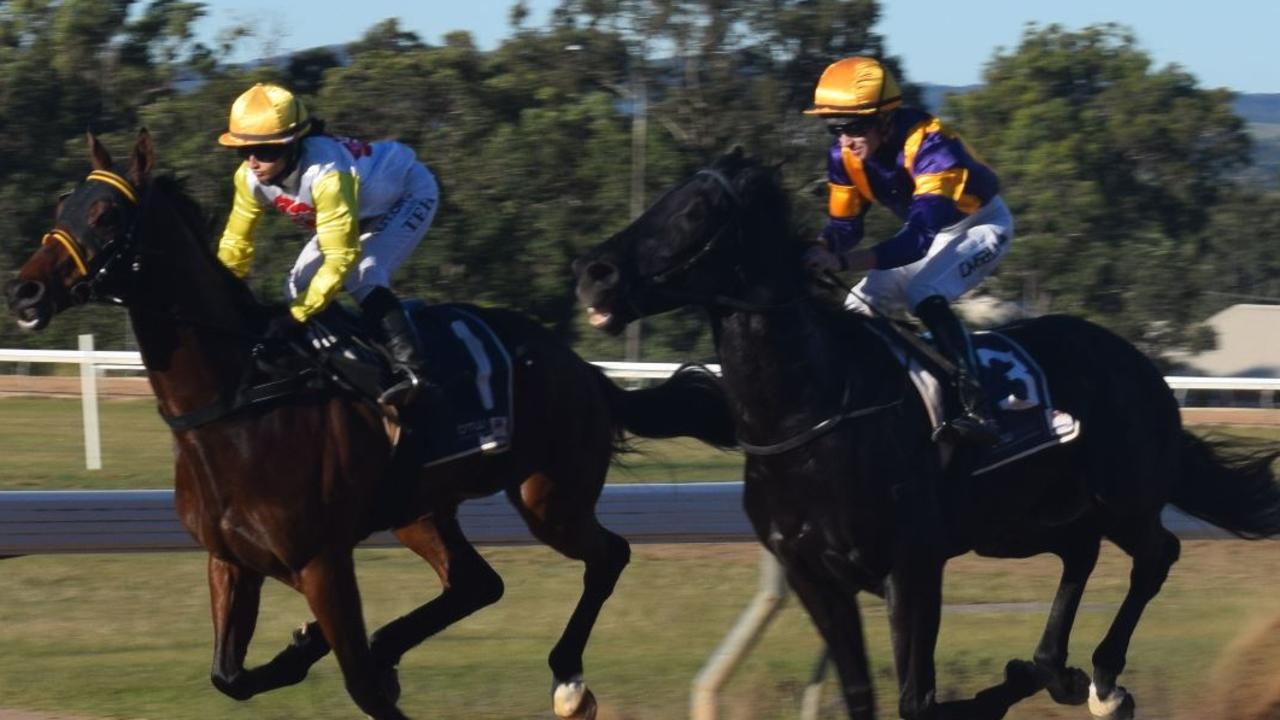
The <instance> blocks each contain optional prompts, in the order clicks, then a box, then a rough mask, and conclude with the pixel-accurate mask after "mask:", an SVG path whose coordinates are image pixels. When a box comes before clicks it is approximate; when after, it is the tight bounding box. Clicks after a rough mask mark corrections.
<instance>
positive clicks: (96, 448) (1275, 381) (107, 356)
mask: <svg viewBox="0 0 1280 720" xmlns="http://www.w3.org/2000/svg"><path fill="white" fill-rule="evenodd" d="M0 363H18V364H24V365H25V364H40V363H43V364H48V363H52V364H63V365H66V364H70V365H79V366H80V397H81V403H82V411H83V416H84V452H85V468H87V469H89V470H100V469H102V451H101V447H102V445H101V440H100V436H99V431H98V387H97V378H98V376H99V375H100V374H102V373H103V372H106V371H109V370H117V371H119V370H127V371H141V370H143V366H142V356H141V354H140V353H138V352H134V351H121V350H95V349H94V347H93V336H92V335H81V336H80V349H79V350H3V349H0ZM595 365H596V366H598V367H599V368H601V369H602V370H604V372H605V374H606V375H608V376H610V377H613V378H619V379H628V380H649V379H662V378H665V377H668V376H670V375H671V373H673V372H675V370H676V368H678V367H680V365H679V363H646V362H597V363H595ZM708 367H709V368H710V369H711V370H712V371H714V372H717V373H718V372H720V366H719V365H708ZM1165 381H1166V382H1167V383H1169V387H1170V388H1172V389H1173V391H1174V394H1175V395H1176V396H1177V398H1178V402H1179V403H1183V404H1185V403H1186V399H1187V393H1188V392H1189V391H1191V390H1209V391H1217V392H1231V391H1236V390H1243V391H1252V392H1257V393H1258V405H1259V406H1260V407H1270V408H1274V407H1276V397H1277V392H1278V391H1280V378H1239V377H1189V376H1170V377H1166V378H1165Z"/></svg>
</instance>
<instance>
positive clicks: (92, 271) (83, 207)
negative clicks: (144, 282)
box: [41, 170, 142, 304]
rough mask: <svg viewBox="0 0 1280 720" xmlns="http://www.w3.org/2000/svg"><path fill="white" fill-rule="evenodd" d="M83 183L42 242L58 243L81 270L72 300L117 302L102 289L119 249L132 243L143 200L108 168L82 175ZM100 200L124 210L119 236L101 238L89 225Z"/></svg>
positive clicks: (118, 300) (120, 259) (117, 299)
mask: <svg viewBox="0 0 1280 720" xmlns="http://www.w3.org/2000/svg"><path fill="white" fill-rule="evenodd" d="M85 183H86V185H82V186H81V187H80V188H77V189H76V190H75V191H74V192H72V193H71V195H70V196H69V197H68V198H67V200H66V203H67V205H66V206H64V207H63V208H62V212H60V213H59V215H58V222H57V223H55V225H54V227H53V229H52V230H50V231H48V232H46V233H45V234H44V237H42V238H41V244H42V245H48V244H49V243H54V242H56V243H59V244H61V245H62V247H63V248H64V249H66V251H67V254H68V255H70V256H71V260H72V262H74V263H75V266H76V269H77V270H79V271H80V274H81V275H82V277H81V279H80V280H79V281H78V282H77V283H76V284H75V285H73V286H72V289H71V297H72V299H73V300H74V301H75V302H77V303H79V304H83V303H85V302H88V301H89V300H104V301H107V302H112V303H116V304H119V303H120V302H121V299H120V298H119V297H117V296H115V295H112V294H110V293H107V292H104V290H103V288H104V286H105V282H106V278H107V277H108V276H109V275H110V271H111V270H112V268H113V267H114V266H116V265H118V264H119V263H120V262H121V261H122V258H123V256H122V255H121V254H120V252H119V251H120V249H121V248H122V247H126V248H127V247H130V246H132V244H133V243H132V240H133V234H134V230H135V229H136V227H137V223H138V218H139V216H140V215H141V213H140V212H139V211H140V210H141V207H142V202H141V200H140V198H139V197H138V191H137V189H135V188H134V187H133V184H132V183H130V182H129V181H128V180H126V179H125V178H124V176H122V175H118V174H116V173H114V172H111V171H109V170H94V171H93V172H91V173H89V176H88V177H87V178H85ZM99 200H113V201H115V202H116V205H117V206H118V207H120V208H121V209H122V210H123V211H124V215H125V222H124V224H125V227H127V230H126V231H125V232H124V233H123V234H122V235H120V236H119V237H117V238H106V239H104V238H103V237H101V236H100V235H99V234H98V232H97V231H96V230H94V229H93V228H92V227H90V225H89V222H88V219H87V217H86V216H87V214H88V210H89V208H90V207H91V206H92V205H93V203H94V202H97V201H99ZM67 218H70V219H67Z"/></svg>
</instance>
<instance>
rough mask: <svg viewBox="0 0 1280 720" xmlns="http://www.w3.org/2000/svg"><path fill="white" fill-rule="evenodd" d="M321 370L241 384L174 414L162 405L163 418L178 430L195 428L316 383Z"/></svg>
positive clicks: (300, 390) (170, 426)
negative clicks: (203, 402) (264, 381)
mask: <svg viewBox="0 0 1280 720" xmlns="http://www.w3.org/2000/svg"><path fill="white" fill-rule="evenodd" d="M316 375H317V373H316V371H315V370H314V369H307V370H304V371H302V372H301V373H299V374H297V375H292V376H290V377H287V378H282V379H280V380H273V381H271V382H268V383H263V384H261V385H252V386H249V387H241V388H239V389H237V391H236V392H235V393H233V394H232V395H230V396H226V395H223V396H222V397H220V398H218V399H217V400H215V401H213V402H212V403H210V404H209V405H206V406H204V407H202V408H200V409H199V410H192V411H191V412H188V413H182V414H181V415H170V414H168V413H166V412H165V411H164V408H159V411H160V418H161V419H163V420H164V422H165V424H166V425H168V426H169V428H170V429H171V430H173V431H174V432H182V431H183V430H191V429H193V428H197V427H200V426H201V425H207V424H209V423H211V422H214V421H215V420H221V419H222V418H224V417H227V416H228V415H231V414H233V413H236V412H239V411H240V410H243V409H244V408H247V407H249V406H251V405H258V404H261V403H264V402H268V401H271V400H277V399H279V398H283V397H288V396H289V395H295V394H297V393H299V392H302V391H303V390H306V389H308V388H311V387H315V386H314V385H313V384H312V380H313V379H314V378H315V377H316Z"/></svg>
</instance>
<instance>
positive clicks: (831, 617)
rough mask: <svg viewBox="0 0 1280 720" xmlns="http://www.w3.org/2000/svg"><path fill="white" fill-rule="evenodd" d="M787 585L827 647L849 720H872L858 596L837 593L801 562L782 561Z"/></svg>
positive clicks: (871, 695)
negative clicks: (838, 679) (784, 563)
mask: <svg viewBox="0 0 1280 720" xmlns="http://www.w3.org/2000/svg"><path fill="white" fill-rule="evenodd" d="M786 572H787V584H788V585H790V586H791V589H792V591H794V592H795V594H796V597H798V598H799V599H800V603H801V604H802V605H804V607H805V610H807V611H808V613H809V617H810V618H811V619H812V620H813V624H814V626H815V627H817V628H818V632H819V633H820V634H821V635H822V639H823V641H824V642H826V644H827V650H828V652H830V653H831V659H832V661H833V662H834V663H835V666H836V672H837V673H838V674H839V676H840V690H841V693H842V694H843V696H844V704H845V708H846V709H847V710H848V712H849V718H850V720H875V717H876V706H875V693H874V691H873V689H872V684H871V670H870V665H869V663H868V662H867V650H866V641H865V640H864V638H863V635H862V613H861V611H860V610H859V608H858V596H857V595H856V594H855V593H852V592H841V591H840V590H839V589H838V588H839V587H840V584H839V583H836V582H832V580H831V578H829V577H825V576H823V575H822V574H819V573H815V572H810V571H809V569H808V568H807V566H806V565H805V564H804V561H803V559H800V558H790V559H788V560H787V561H786Z"/></svg>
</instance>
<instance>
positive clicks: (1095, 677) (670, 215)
mask: <svg viewBox="0 0 1280 720" xmlns="http://www.w3.org/2000/svg"><path fill="white" fill-rule="evenodd" d="M789 223H790V217H789V207H788V199H787V196H786V194H785V192H784V190H783V189H782V187H781V184H780V181H779V178H778V173H777V171H776V170H775V169H772V168H768V167H766V166H764V165H762V164H761V163H760V162H759V161H757V160H753V159H751V158H748V157H744V155H743V153H742V152H741V150H740V149H739V150H735V151H734V152H731V153H729V154H727V155H724V156H722V157H721V158H719V159H718V160H717V161H716V162H715V163H713V164H712V165H711V166H710V167H708V168H706V169H704V170H701V171H699V172H697V173H696V174H694V175H693V176H692V177H691V178H689V179H687V180H686V181H685V182H683V183H681V184H679V185H677V186H675V187H674V188H673V189H671V190H669V191H668V192H667V194H666V195H664V196H662V197H661V198H660V199H659V200H657V201H656V202H655V204H654V205H653V206H652V207H650V208H649V209H648V210H647V211H646V212H645V213H644V214H643V215H641V216H640V217H639V218H637V219H636V220H635V221H634V222H633V223H632V224H631V225H630V226H629V227H627V228H626V229H624V230H622V231H621V232H619V233H617V234H616V235H614V236H612V237H610V238H609V239H607V240H606V241H604V242H602V243H601V244H599V245H598V246H597V247H595V248H593V249H592V250H590V251H589V252H588V253H586V254H585V255H584V256H583V257H582V258H580V259H579V260H578V261H576V262H575V273H576V274H577V276H578V286H577V288H578V290H577V292H578V296H579V299H580V301H581V302H582V303H583V304H584V305H586V306H587V308H588V312H589V314H590V319H591V321H592V324H593V325H595V326H597V327H598V328H600V329H603V330H605V331H609V332H618V331H620V330H621V329H622V328H623V327H624V326H625V325H626V324H627V323H628V322H630V321H632V320H635V319H637V318H641V317H645V316H649V315H654V314H657V313H661V312H665V311H667V310H671V309H674V308H678V307H682V306H687V305H693V306H701V307H703V308H705V309H706V310H707V312H708V314H709V317H710V321H711V327H712V330H713V332H714V337H715V342H716V347H717V349H718V352H719V355H720V361H721V366H722V368H723V384H724V386H725V388H726V392H727V393H728V394H729V397H730V401H731V405H732V407H733V412H734V416H735V418H736V422H737V428H738V435H739V442H740V446H741V447H742V449H743V450H744V451H745V452H746V453H747V455H748V457H747V462H746V466H745V470H744V472H745V499H744V503H745V506H746V511H747V513H748V515H749V516H750V519H751V522H752V524H753V527H754V529H755V532H756V534H757V535H758V536H759V539H760V541H761V542H762V543H764V545H765V546H766V547H767V548H768V549H769V550H770V551H771V552H772V553H773V554H774V555H776V557H777V558H778V560H779V562H780V563H781V564H782V565H783V567H784V568H785V573H786V577H787V579H788V582H789V583H790V585H791V587H792V588H793V589H794V590H795V592H796V594H797V595H798V596H799V598H800V599H801V601H802V602H803V604H804V606H805V608H806V609H807V610H808V612H809V614H810V616H811V617H812V619H813V622H814V623H815V625H816V626H817V628H818V630H819V631H820V632H821V634H822V636H823V638H824V639H825V640H826V643H827V646H828V648H829V652H830V653H831V656H832V658H833V660H834V662H835V664H836V667H837V670H838V673H839V677H840V680H841V684H842V689H843V695H844V700H845V704H846V706H847V709H848V713H849V717H851V718H854V719H855V720H872V719H873V718H874V717H875V707H874V703H873V694H872V688H871V677H870V674H869V671H868V663H867V657H866V653H865V649H864V645H863V636H862V627H861V624H860V623H861V620H860V618H859V612H858V605H857V594H858V593H859V592H860V591H864V590H865V591H871V592H874V593H876V594H883V595H884V597H885V599H886V601H887V604H888V610H889V619H890V625H891V634H892V644H893V654H894V661H895V665H896V669H897V675H898V684H899V691H900V694H899V703H898V710H899V713H900V716H901V717H903V718H906V719H907V720H925V719H927V720H939V719H942V718H967V719H977V720H986V719H989V718H990V719H994V718H1001V717H1004V715H1005V714H1006V712H1007V711H1008V708H1009V707H1010V706H1011V705H1012V704H1013V703H1015V702H1017V701H1018V700H1020V699H1022V698H1023V697H1027V696H1029V695H1031V694H1033V693H1035V692H1037V691H1038V690H1040V689H1043V688H1047V689H1048V690H1049V692H1050V693H1051V694H1052V696H1053V698H1054V699H1055V700H1056V701H1058V702H1061V703H1069V704H1082V703H1084V702H1085V701H1086V700H1088V701H1089V704H1090V709H1091V711H1092V712H1093V714H1094V715H1095V716H1097V717H1100V718H1108V719H1109V720H1116V719H1119V718H1130V717H1132V715H1133V708H1134V701H1133V697H1132V696H1131V695H1129V694H1128V693H1127V692H1126V691H1125V689H1124V688H1122V687H1120V686H1119V685H1118V684H1117V677H1118V676H1119V674H1120V672H1121V671H1122V670H1123V669H1124V666H1125V658H1126V654H1127V651H1128V646H1129V640H1130V637H1131V636H1132V634H1133V632H1134V629H1135V627H1136V625H1137V623H1138V620H1139V616H1140V615H1141V613H1142V611H1143V608H1144V607H1145V606H1146V604H1147V603H1148V602H1149V601H1150V600H1151V599H1152V598H1153V597H1154V596H1155V595H1156V594H1157V593H1158V592H1159V590H1160V587H1161V585H1162V583H1163V582H1164V580H1165V578H1166V576H1167V573H1168V571H1169V568H1170V566H1171V565H1172V564H1173V563H1174V562H1175V561H1176V559H1177V558H1178V554H1179V543H1178V539H1177V538H1176V537H1175V536H1174V535H1173V534H1171V533H1170V532H1169V531H1168V530H1166V529H1165V528H1164V527H1163V526H1162V525H1161V517H1160V513H1161V509H1162V508H1163V507H1164V505H1165V504H1166V503H1169V502H1172V503H1173V504H1174V505H1176V506H1178V507H1180V508H1182V509H1183V510H1185V511H1187V512H1189V513H1190V514H1192V515H1195V516H1198V517H1200V518H1203V519H1206V520H1208V521H1210V522H1212V523H1213V524H1216V525H1218V526H1220V527H1222V528H1225V529H1227V530H1229V531H1231V532H1233V533H1236V534H1237V535H1240V536H1242V537H1249V538H1258V537H1268V536H1275V535H1277V534H1280V487H1278V486H1277V484H1276V480H1275V477H1274V473H1273V471H1272V469H1271V463H1272V462H1273V461H1274V459H1275V458H1276V457H1277V456H1278V455H1280V453H1276V452H1260V451H1258V450H1256V449H1255V450H1252V451H1249V452H1243V449H1242V448H1233V449H1232V452H1225V450H1226V449H1225V448H1221V447H1218V446H1217V445H1216V444H1211V443H1208V442H1206V441H1202V440H1200V439H1197V438H1196V437H1194V436H1193V435H1191V434H1190V433H1188V432H1186V431H1185V430H1184V429H1183V428H1182V425H1181V418H1180V415H1179V409H1178V405H1177V402H1176V401H1175V399H1174V397H1173V395H1172V393H1171V392H1170V390H1169V388H1168V387H1167V385H1166V383H1165V382H1164V380H1163V379H1162V377H1161V374H1160V373H1159V372H1158V371H1157V369H1156V367H1155V366H1154V365H1153V364H1152V363H1151V362H1150V361H1149V360H1148V359H1147V358H1146V357H1145V356H1143V355H1142V354H1141V353H1140V352H1138V351H1137V350H1136V349H1135V348H1134V347H1133V346H1132V345H1130V344H1129V343H1128V342H1126V341H1124V340H1122V339H1121V338H1119V337H1117V336H1116V335H1113V334H1112V333H1110V332H1108V331H1106V330H1104V329H1103V328H1101V327H1099V326H1097V325H1094V324H1091V323H1089V322H1086V321H1084V320H1080V319H1075V318H1072V317H1067V316H1049V317H1043V318H1039V319H1035V320H1030V321H1027V322H1023V323H1019V324H1016V325H1012V326H1009V327H1006V328H1004V332H1005V333H1006V334H1007V335H1008V336H1010V337H1012V338H1014V339H1015V340H1016V341H1017V342H1019V343H1021V344H1022V345H1023V346H1024V347H1025V348H1026V349H1027V350H1029V351H1030V353H1031V354H1032V355H1033V356H1034V358H1036V359H1037V360H1038V362H1039V364H1040V365H1041V367H1042V369H1043V370H1044V373H1045V374H1046V375H1047V379H1048V384H1049V386H1051V388H1052V396H1053V399H1054V400H1055V401H1057V402H1056V403H1055V405H1056V406H1057V407H1059V408H1060V409H1061V410H1064V411H1066V412H1068V413H1070V414H1071V415H1072V416H1074V417H1075V418H1076V419H1078V420H1079V421H1080V424H1081V428H1082V434H1081V435H1080V436H1079V437H1078V438H1076V439H1075V441H1074V442H1071V443H1069V444H1064V445H1058V446H1056V447H1052V448H1049V449H1046V450H1042V451H1041V452H1039V453H1038V454H1035V455H1031V456H1030V457H1027V458H1024V459H1022V460H1019V461H1017V462H1014V463H1011V464H1008V465H1005V466H1003V467H1000V468H997V469H996V470H993V471H991V472H987V473H982V474H977V475H975V474H973V473H971V472H969V471H970V470H973V469H975V467H974V464H973V463H974V461H975V460H974V458H975V457H976V456H975V453H976V452H978V451H977V450H976V449H971V448H966V447H963V446H959V447H954V448H952V449H953V450H954V453H952V454H950V457H949V458H948V457H946V453H944V452H943V449H942V448H940V447H939V446H938V445H936V444H935V443H934V442H932V441H931V439H930V432H929V431H930V421H929V419H928V416H927V414H926V408H925V406H924V404H923V401H922V400H921V399H920V397H919V395H918V394H917V393H916V392H914V390H912V389H911V388H912V386H911V384H910V383H909V381H908V377H907V374H906V371H905V370H904V369H903V367H902V365H901V364H900V363H899V361H898V359H896V357H895V355H894V354H893V352H891V350H890V347H889V346H888V344H887V343H886V342H885V340H884V339H883V338H886V337H890V336H891V335H890V334H888V333H885V332H883V323H880V324H877V323H879V321H878V320H872V319H868V318H866V317H864V316H861V315H858V314H854V313H850V312H847V311H844V310H843V309H841V308H839V307H834V306H833V304H832V303H831V302H830V301H827V300H825V299H822V298H821V296H820V294H818V293H814V292H813V287H814V283H813V280H812V279H811V278H810V276H809V274H808V273H806V271H805V270H804V268H803V264H802V262H801V253H802V252H803V250H804V248H805V245H804V244H803V243H802V242H800V241H799V240H798V239H797V238H796V236H795V234H794V233H793V232H792V231H791V229H790V225H789ZM1235 450H1240V451H1241V452H1239V453H1237V452H1234V451H1235ZM1102 538H1107V539H1109V540H1111V541H1113V542H1114V543H1116V544H1117V545H1119V546H1120V547H1121V548H1123V549H1124V551H1125V552H1127V553H1128V554H1129V555H1130V556H1132V560H1133V569H1132V574H1131V576H1130V587H1129V589H1128V593H1127V595H1126V597H1125V599H1124V601H1123V603H1122V605H1121V606H1120V609H1119V612H1118V613H1117V615H1116V617H1115V620H1114V622H1113V624H1112V625H1111V627H1110V630H1109V631H1108V632H1107V634H1106V637H1105V638H1104V639H1103V641H1102V643H1101V644H1100V645H1099V646H1098V648H1097V651H1096V652H1095V653H1094V655H1093V666H1094V667H1093V674H1092V683H1090V677H1089V676H1088V675H1086V674H1085V673H1084V672H1083V671H1081V670H1079V669H1075V668H1071V667H1069V666H1068V665H1067V640H1068V636H1069V634H1070V632H1071V626H1072V623H1073V621H1074V618H1075V615H1076V611H1077V609H1078V608H1079V604H1080V599H1081V595H1082V593H1083V591H1084V587H1085V581H1086V579H1087V578H1088V576H1089V574H1090V573H1091V572H1092V570H1093V568H1094V565H1095V562H1096V560H1097V557H1098V552H1099V545H1100V541H1101V539H1102ZM971 550H972V551H976V552H977V553H978V554H981V555H986V556H991V557H1001V558H1009V557H1014V558H1021V557H1029V556H1032V555H1036V554H1040V553H1053V554H1056V555H1058V556H1059V557H1060V558H1061V559H1062V563H1063V572H1062V578H1061V582H1060V585H1059V587H1058V591H1057V596H1056V598H1055V600H1054V603H1053V607H1052V610H1051V612H1050V614H1049V620H1048V624H1047V627H1046V628H1045V630H1044V634H1043V637H1042V638H1041V640H1040V642H1039V645H1038V646H1037V648H1036V650H1035V654H1034V659H1033V660H1032V661H1030V662H1025V661H1011V662H1010V663H1009V664H1008V665H1007V666H1006V673H1005V680H1004V682H1002V683H1001V684H999V685H996V686H994V687H992V688H989V689H988V690H985V691H983V692H982V693H979V694H978V695H977V696H976V697H974V698H972V699H968V700H964V701H956V702H939V701H938V700H937V698H936V695H935V692H936V678H935V668H934V649H935V645H936V641H937V636H938V628H939V621H940V617H939V616H940V609H941V585H942V577H943V567H944V565H945V563H946V560H947V559H948V558H950V557H954V556H956V555H959V554H962V553H964V552H967V551H971ZM895 717H897V716H895Z"/></svg>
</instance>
